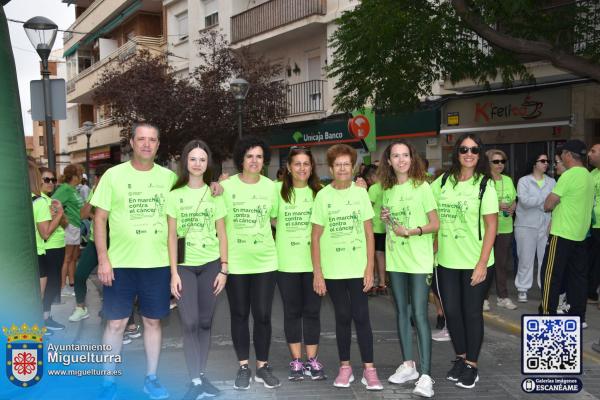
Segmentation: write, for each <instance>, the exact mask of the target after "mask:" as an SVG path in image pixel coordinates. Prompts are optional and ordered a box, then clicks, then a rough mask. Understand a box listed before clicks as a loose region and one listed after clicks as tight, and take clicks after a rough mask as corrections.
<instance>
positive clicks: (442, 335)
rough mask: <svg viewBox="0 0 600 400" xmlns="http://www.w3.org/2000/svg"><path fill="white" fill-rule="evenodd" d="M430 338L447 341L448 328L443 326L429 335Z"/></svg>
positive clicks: (448, 338) (448, 337)
mask: <svg viewBox="0 0 600 400" xmlns="http://www.w3.org/2000/svg"><path fill="white" fill-rule="evenodd" d="M431 340H434V341H436V342H449V341H450V334H449V333H448V329H446V328H445V327H444V329H440V330H439V331H437V332H435V333H434V334H432V335H431Z"/></svg>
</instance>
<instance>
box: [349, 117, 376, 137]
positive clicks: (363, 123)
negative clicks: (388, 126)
mask: <svg viewBox="0 0 600 400" xmlns="http://www.w3.org/2000/svg"><path fill="white" fill-rule="evenodd" d="M348 130H349V131H350V133H351V134H352V135H353V136H354V137H355V138H357V139H365V138H366V137H367V136H369V133H370V132H371V124H370V123H369V120H368V119H367V117H365V116H364V115H357V116H356V117H354V118H350V119H349V120H348Z"/></svg>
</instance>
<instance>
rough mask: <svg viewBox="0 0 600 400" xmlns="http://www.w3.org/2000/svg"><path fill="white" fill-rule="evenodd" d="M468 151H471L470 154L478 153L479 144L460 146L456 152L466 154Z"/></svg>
mask: <svg viewBox="0 0 600 400" xmlns="http://www.w3.org/2000/svg"><path fill="white" fill-rule="evenodd" d="M469 151H470V152H471V154H479V152H480V151H481V149H480V148H479V146H473V147H467V146H460V147H459V148H458V152H459V153H460V154H467V153H468V152H469Z"/></svg>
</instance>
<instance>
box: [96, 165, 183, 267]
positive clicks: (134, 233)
mask: <svg viewBox="0 0 600 400" xmlns="http://www.w3.org/2000/svg"><path fill="white" fill-rule="evenodd" d="M176 179H177V175H175V174H174V173H173V171H171V170H168V169H166V168H163V167H161V166H159V165H157V164H154V166H153V167H152V169H151V170H149V171H138V170H136V169H135V168H133V166H132V165H131V163H130V162H124V163H122V164H119V165H117V166H116V167H112V168H110V169H109V170H108V171H106V173H105V174H104V175H103V176H102V179H101V180H100V183H99V184H98V187H97V188H96V191H95V192H94V197H92V201H91V204H92V205H93V206H94V207H97V208H101V209H103V210H106V211H108V212H109V217H108V224H109V226H110V233H109V235H110V247H109V249H108V258H109V259H110V262H111V264H112V266H113V268H156V267H166V266H168V265H169V255H168V250H167V235H168V230H167V216H166V215H165V201H166V199H167V195H168V194H169V192H170V191H171V188H172V187H173V184H174V183H175V180H176Z"/></svg>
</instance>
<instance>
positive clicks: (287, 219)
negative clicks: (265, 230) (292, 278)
mask: <svg viewBox="0 0 600 400" xmlns="http://www.w3.org/2000/svg"><path fill="white" fill-rule="evenodd" d="M281 186H282V183H281V182H276V183H275V199H276V204H275V209H276V210H277V226H276V228H277V229H276V234H275V245H276V247H277V263H278V266H279V268H278V270H279V271H282V272H312V270H313V266H312V260H311V258H310V234H311V230H312V225H311V224H310V216H311V213H312V208H313V203H314V198H313V191H312V189H311V188H310V187H308V186H307V187H304V188H300V189H298V188H294V191H293V196H292V199H291V202H290V203H287V202H286V201H285V200H283V197H281Z"/></svg>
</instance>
